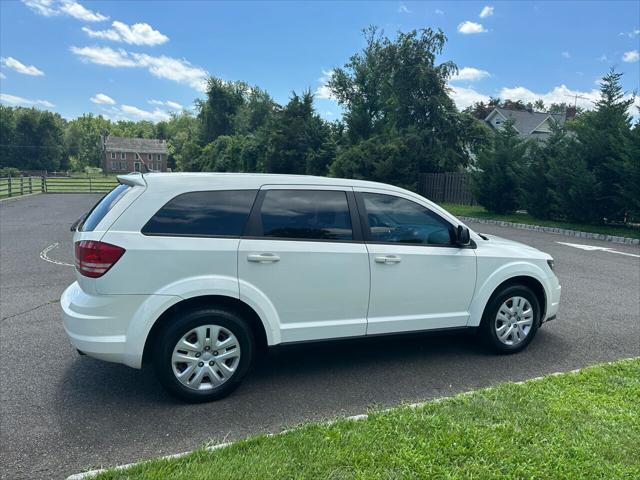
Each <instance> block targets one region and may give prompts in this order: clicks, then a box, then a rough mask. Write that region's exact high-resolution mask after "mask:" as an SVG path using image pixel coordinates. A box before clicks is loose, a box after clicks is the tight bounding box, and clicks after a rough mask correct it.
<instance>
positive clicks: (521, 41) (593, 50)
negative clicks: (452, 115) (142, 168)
mask: <svg viewBox="0 0 640 480" xmlns="http://www.w3.org/2000/svg"><path fill="white" fill-rule="evenodd" d="M368 25H377V26H379V27H381V28H382V29H383V30H384V31H385V33H387V34H389V35H393V34H395V32H397V31H398V30H402V31H407V30H410V29H414V28H424V27H434V28H435V27H439V28H442V30H444V32H445V34H446V35H447V37H448V39H449V41H448V43H447V45H446V47H445V51H444V53H443V55H442V56H441V59H440V60H442V61H445V60H453V61H454V62H456V63H457V64H458V66H459V67H460V69H461V71H460V74H459V78H457V79H452V80H451V82H450V86H451V87H452V88H453V97H454V99H455V100H456V103H457V104H458V105H459V106H460V107H461V108H462V107H464V106H466V105H468V104H469V103H471V102H473V101H476V100H481V99H486V98H488V96H490V95H492V96H502V97H509V98H513V99H518V98H519V99H522V100H524V101H530V100H533V99H535V98H542V99H544V100H545V101H546V102H547V103H549V102H560V101H567V102H572V101H573V100H574V99H573V98H572V97H571V95H575V94H578V95H579V96H580V97H585V98H578V99H577V103H578V105H581V106H583V107H587V108H588V107H589V106H590V105H591V102H592V101H593V99H594V98H595V96H596V95H597V84H596V82H597V80H598V78H600V77H601V76H602V74H603V73H605V72H606V71H607V70H608V68H609V67H610V66H612V65H614V66H615V67H616V68H617V69H618V70H619V71H621V72H623V73H624V74H625V75H624V87H625V89H627V90H628V91H633V90H640V88H639V83H640V62H639V61H638V60H639V53H638V51H639V50H640V3H639V2H638V1H620V2H615V1H608V2H596V1H583V2H550V1H542V2H524V1H518V2H397V1H394V2H337V1H334V2H294V1H288V2H266V1H264V2H214V1H194V2H190V1H180V2H178V1H160V2H154V1H150V0H148V1H147V0H145V1H117V2H116V1H111V2H106V1H82V0H79V1H76V0H21V1H18V0H11V1H7V0H0V55H1V57H2V63H1V66H0V72H1V75H0V92H1V95H2V96H1V97H0V100H1V101H2V103H4V104H8V105H18V104H22V105H35V106H37V107H39V108H48V109H50V110H54V111H57V112H59V113H61V114H62V115H63V116H65V117H67V118H72V117H75V116H77V115H80V114H82V113H84V112H93V113H96V114H103V115H106V116H108V117H110V118H113V119H120V118H128V119H132V120H139V119H149V120H153V121H157V120H161V119H163V118H166V117H167V115H168V113H169V112H171V111H175V110H177V109H179V108H181V107H186V108H190V107H191V106H192V105H193V101H194V99H195V98H198V97H202V96H203V93H202V84H203V79H204V78H205V77H206V76H207V75H215V76H218V77H221V78H223V79H225V80H243V81H246V82H248V83H250V84H252V85H258V86H260V87H261V88H264V89H266V90H267V91H268V92H269V93H270V94H271V95H272V96H273V97H274V99H275V100H276V101H278V102H280V103H284V102H286V100H287V98H288V97H289V95H290V93H291V92H292V91H293V90H295V91H297V92H300V91H302V90H304V89H306V88H310V89H311V90H312V91H314V92H316V106H317V109H318V111H319V112H320V113H321V114H322V115H323V116H324V117H325V118H327V119H335V118H337V117H339V115H340V109H339V107H338V105H337V104H336V103H335V102H334V101H333V100H332V99H331V98H328V97H329V95H328V94H327V93H328V92H327V91H326V89H323V88H322V85H323V81H324V79H326V78H327V76H328V75H330V71H331V69H332V68H334V67H336V66H341V65H343V64H344V63H345V62H346V61H347V60H348V58H349V56H350V55H352V54H353V53H354V52H356V51H359V50H360V49H361V48H362V46H363V37H362V34H361V30H362V29H363V28H365V27H367V26H368ZM637 104H640V102H638V101H637Z"/></svg>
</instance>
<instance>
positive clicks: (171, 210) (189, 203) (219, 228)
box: [142, 190, 256, 237]
mask: <svg viewBox="0 0 640 480" xmlns="http://www.w3.org/2000/svg"><path fill="white" fill-rule="evenodd" d="M255 196H256V190H227V191H215V192H191V193H185V194H182V195H178V196H177V197H176V198H174V199H173V200H171V201H169V202H168V203H167V204H166V205H165V206H164V207H162V208H161V209H160V210H159V211H158V213H156V214H155V215H154V216H153V217H151V220H149V221H148V222H147V224H146V225H145V226H144V228H143V229H142V233H144V234H145V235H167V236H172V235H173V236H176V235H177V236H200V237H208V236H225V237H239V236H240V235H242V231H243V230H244V225H245V223H246V222H247V218H248V217H249V211H250V210H251V205H252V204H253V200H254V198H255Z"/></svg>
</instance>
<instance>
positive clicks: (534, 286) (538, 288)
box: [483, 275, 547, 321]
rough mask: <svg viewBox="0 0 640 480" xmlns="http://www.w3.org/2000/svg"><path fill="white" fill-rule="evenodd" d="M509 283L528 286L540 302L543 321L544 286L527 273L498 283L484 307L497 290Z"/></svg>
mask: <svg viewBox="0 0 640 480" xmlns="http://www.w3.org/2000/svg"><path fill="white" fill-rule="evenodd" d="M511 285H523V286H525V287H527V288H529V289H530V290H531V291H532V292H533V293H534V295H535V296H536V298H537V299H538V302H539V303H540V321H543V319H544V318H545V314H546V311H547V294H546V293H545V291H544V286H543V285H542V283H540V281H539V280H538V279H536V278H534V277H531V276H528V275H518V276H517V277H511V278H509V279H507V280H505V281H504V282H502V283H501V284H500V285H498V286H497V287H496V288H495V289H494V290H493V292H492V293H491V296H490V297H489V299H488V300H487V303H486V304H485V309H486V308H487V305H488V304H489V302H491V300H492V299H493V297H495V295H496V293H497V292H498V291H499V290H501V289H503V288H505V287H508V286H511ZM483 313H484V310H483Z"/></svg>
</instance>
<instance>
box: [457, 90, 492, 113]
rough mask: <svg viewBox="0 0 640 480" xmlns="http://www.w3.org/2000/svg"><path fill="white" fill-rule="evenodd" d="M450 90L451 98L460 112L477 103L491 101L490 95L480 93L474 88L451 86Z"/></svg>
mask: <svg viewBox="0 0 640 480" xmlns="http://www.w3.org/2000/svg"><path fill="white" fill-rule="evenodd" d="M449 89H450V90H451V91H450V95H451V98H452V99H453V101H454V102H455V104H456V106H457V107H458V108H459V109H460V110H464V109H465V108H467V107H470V106H471V105H473V104H474V103H476V102H485V103H486V102H488V101H489V100H490V97H489V95H484V94H482V93H479V92H477V91H475V90H474V89H473V88H463V87H454V86H453V85H449Z"/></svg>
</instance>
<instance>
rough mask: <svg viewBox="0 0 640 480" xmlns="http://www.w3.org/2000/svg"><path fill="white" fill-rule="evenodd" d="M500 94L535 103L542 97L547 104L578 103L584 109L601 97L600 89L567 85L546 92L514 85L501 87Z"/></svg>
mask: <svg viewBox="0 0 640 480" xmlns="http://www.w3.org/2000/svg"><path fill="white" fill-rule="evenodd" d="M498 96H499V97H500V98H503V99H506V98H508V99H511V100H522V101H523V102H524V103H529V102H531V103H533V102H535V101H536V100H538V99H541V100H542V101H543V102H544V103H545V104H547V105H550V104H552V103H567V104H573V103H576V105H577V106H579V107H582V108H584V109H592V108H593V106H594V104H595V102H597V101H598V98H600V91H599V90H598V89H593V90H590V91H588V92H587V91H584V92H581V91H579V90H571V89H570V88H568V87H567V86H566V85H560V86H559V87H554V88H553V89H552V90H550V91H548V92H545V93H535V92H532V91H531V90H529V89H528V88H525V87H514V88H503V89H501V90H500V93H499V95H498ZM576 96H577V98H576Z"/></svg>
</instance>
